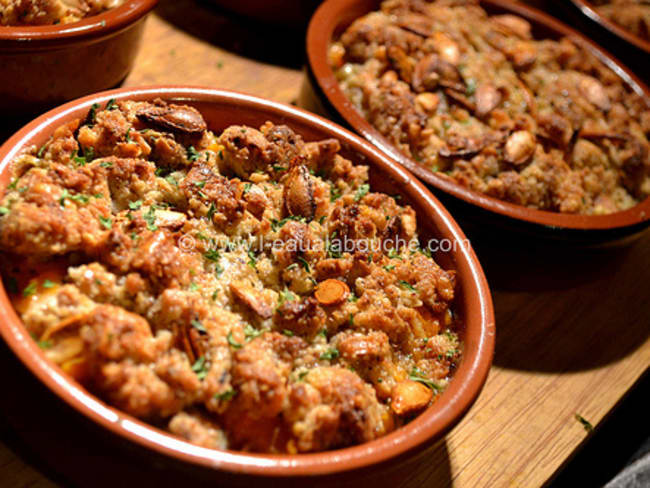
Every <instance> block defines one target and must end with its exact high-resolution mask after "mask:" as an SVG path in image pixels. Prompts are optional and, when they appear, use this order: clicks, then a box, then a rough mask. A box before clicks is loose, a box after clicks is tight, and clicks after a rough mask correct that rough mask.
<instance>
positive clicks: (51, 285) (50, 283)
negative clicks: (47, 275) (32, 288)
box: [43, 280, 56, 288]
mask: <svg viewBox="0 0 650 488" xmlns="http://www.w3.org/2000/svg"><path fill="white" fill-rule="evenodd" d="M55 286H56V283H54V282H53V281H50V280H45V281H44V282H43V288H54V287H55Z"/></svg>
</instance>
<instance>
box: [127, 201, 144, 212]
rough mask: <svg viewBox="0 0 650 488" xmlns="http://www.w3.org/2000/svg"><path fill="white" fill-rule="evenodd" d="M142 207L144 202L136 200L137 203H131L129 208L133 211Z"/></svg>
mask: <svg viewBox="0 0 650 488" xmlns="http://www.w3.org/2000/svg"><path fill="white" fill-rule="evenodd" d="M140 207H142V200H136V201H135V202H129V208H130V209H131V210H138V209H139V208H140Z"/></svg>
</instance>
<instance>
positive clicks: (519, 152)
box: [504, 130, 537, 165]
mask: <svg viewBox="0 0 650 488" xmlns="http://www.w3.org/2000/svg"><path fill="white" fill-rule="evenodd" d="M536 145H537V142H536V141H535V136H534V135H533V134H531V133H530V132H528V131H527V130H518V131H515V132H513V133H512V134H510V137H508V140H507V141H506V145H505V148H504V155H505V159H506V161H508V162H509V163H512V164H515V165H519V164H524V163H525V162H527V161H528V160H529V159H530V158H531V156H532V155H533V153H534V152H535V147H536Z"/></svg>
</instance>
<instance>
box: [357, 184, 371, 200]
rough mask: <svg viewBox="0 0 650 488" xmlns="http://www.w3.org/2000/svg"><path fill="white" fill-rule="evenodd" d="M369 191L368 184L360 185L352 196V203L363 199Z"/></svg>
mask: <svg viewBox="0 0 650 488" xmlns="http://www.w3.org/2000/svg"><path fill="white" fill-rule="evenodd" d="M369 191H370V185H368V184H364V185H361V186H360V187H359V189H358V190H357V193H356V194H355V195H354V201H355V202H358V201H359V200H361V199H362V198H363V197H365V196H366V195H367V194H368V192H369Z"/></svg>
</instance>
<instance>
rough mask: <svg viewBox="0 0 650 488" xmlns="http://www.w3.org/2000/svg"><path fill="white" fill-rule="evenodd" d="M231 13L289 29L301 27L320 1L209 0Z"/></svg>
mask: <svg viewBox="0 0 650 488" xmlns="http://www.w3.org/2000/svg"><path fill="white" fill-rule="evenodd" d="M211 1H212V3H214V4H216V5H218V6H220V7H222V8H224V9H226V10H230V11H231V12H235V13H237V14H239V15H243V16H245V17H250V18H251V19H255V20H257V21H259V22H270V23H274V24H281V25H286V26H290V27H302V28H303V29H304V27H305V25H306V24H307V22H308V21H309V18H310V17H311V14H313V13H314V10H316V7H317V6H318V4H319V3H321V0H245V1H241V0H211Z"/></svg>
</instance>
